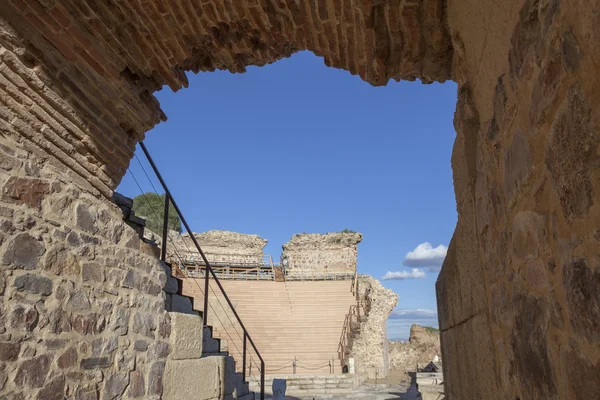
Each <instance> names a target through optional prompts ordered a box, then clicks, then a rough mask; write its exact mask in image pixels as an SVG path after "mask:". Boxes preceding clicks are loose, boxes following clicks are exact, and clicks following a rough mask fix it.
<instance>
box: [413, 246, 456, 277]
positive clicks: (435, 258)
mask: <svg viewBox="0 0 600 400" xmlns="http://www.w3.org/2000/svg"><path fill="white" fill-rule="evenodd" d="M447 252H448V248H447V247H446V246H444V245H443V244H440V245H439V246H438V247H433V246H432V245H431V243H429V242H425V243H421V244H420V245H418V246H417V247H416V248H415V249H414V250H413V251H409V252H408V253H407V254H406V257H404V261H403V262H402V264H403V265H405V266H407V267H421V268H423V267H428V268H429V272H437V271H439V269H440V268H441V266H442V263H443V262H444V258H446V253H447ZM413 269H414V268H413Z"/></svg>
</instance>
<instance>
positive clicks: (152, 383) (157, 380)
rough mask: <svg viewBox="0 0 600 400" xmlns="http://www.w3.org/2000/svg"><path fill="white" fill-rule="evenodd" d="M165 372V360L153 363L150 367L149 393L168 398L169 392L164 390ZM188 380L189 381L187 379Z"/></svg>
mask: <svg viewBox="0 0 600 400" xmlns="http://www.w3.org/2000/svg"><path fill="white" fill-rule="evenodd" d="M164 372H165V362H164V361H157V362H155V363H153V364H152V366H151V367H150V372H149V373H148V394H149V395H161V394H162V395H163V397H166V398H168V394H166V393H165V392H163V385H164V384H163V382H164V378H163V374H164ZM186 382H188V381H187V380H186Z"/></svg>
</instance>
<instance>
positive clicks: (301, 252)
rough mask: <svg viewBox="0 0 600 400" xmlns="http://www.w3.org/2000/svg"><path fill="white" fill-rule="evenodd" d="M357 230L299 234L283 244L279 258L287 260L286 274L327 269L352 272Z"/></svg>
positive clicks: (359, 239) (317, 272)
mask: <svg viewBox="0 0 600 400" xmlns="http://www.w3.org/2000/svg"><path fill="white" fill-rule="evenodd" d="M361 241H362V235H361V234H360V233H342V232H334V233H326V234H319V233H310V234H306V233H302V234H297V235H294V236H292V239H291V240H290V241H288V242H287V243H286V244H284V245H283V246H282V247H283V252H282V254H281V258H282V260H284V259H285V260H286V261H287V265H286V266H285V272H286V275H289V276H294V275H298V276H303V275H311V274H315V273H316V274H319V273H324V272H327V271H329V270H334V271H336V272H343V271H347V272H348V273H349V274H354V272H355V271H356V261H357V256H358V244H359V243H360V242H361Z"/></svg>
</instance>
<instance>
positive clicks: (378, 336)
mask: <svg viewBox="0 0 600 400" xmlns="http://www.w3.org/2000/svg"><path fill="white" fill-rule="evenodd" d="M358 297H359V298H361V299H364V304H365V308H366V313H365V314H366V320H364V321H362V322H361V323H360V333H359V335H358V336H357V337H356V338H355V339H354V341H353V343H352V350H351V353H350V357H354V364H355V368H356V372H357V373H360V374H366V375H367V377H368V378H369V379H375V378H384V377H385V376H386V375H387V373H388V371H389V357H388V338H387V334H386V321H387V319H388V316H389V315H390V313H391V312H392V310H393V309H394V307H396V304H398V295H397V294H396V293H394V291H393V290H390V289H386V288H384V287H383V286H382V285H381V283H380V282H379V281H378V280H377V279H375V278H373V277H371V276H369V275H359V277H358Z"/></svg>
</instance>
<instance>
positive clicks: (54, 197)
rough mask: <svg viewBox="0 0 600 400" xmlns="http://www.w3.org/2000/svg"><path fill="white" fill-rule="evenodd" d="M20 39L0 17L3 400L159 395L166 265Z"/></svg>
mask: <svg viewBox="0 0 600 400" xmlns="http://www.w3.org/2000/svg"><path fill="white" fill-rule="evenodd" d="M19 44H20V43H19V41H18V38H17V37H16V36H15V33H14V32H13V31H11V30H10V28H9V27H7V26H5V25H1V24H0V45H1V47H0V59H1V62H0V103H1V104H0V295H1V297H0V398H6V399H15V400H18V399H44V400H52V399H63V398H74V399H114V398H120V397H121V396H122V397H123V398H134V397H135V398H147V399H158V398H160V396H161V394H162V371H163V368H164V359H165V357H166V356H167V355H168V353H169V343H168V338H169V330H170V322H169V318H168V316H167V313H166V312H165V311H164V302H163V296H162V292H161V288H162V286H163V285H164V283H165V281H166V275H165V273H164V272H163V267H162V266H161V264H160V262H159V261H158V260H157V258H156V257H155V255H154V254H155V253H154V251H155V249H153V248H151V247H148V246H147V245H146V244H144V243H143V242H141V241H140V240H139V237H138V235H137V232H136V231H135V230H134V229H132V228H131V227H129V226H128V225H126V224H125V223H124V222H123V217H122V214H121V210H120V209H119V208H118V207H116V206H115V205H113V204H111V203H110V202H109V201H108V199H107V198H106V197H105V196H103V195H109V194H110V193H109V192H108V191H107V188H106V184H107V182H106V181H104V178H105V176H104V175H103V174H104V172H103V171H102V170H101V168H99V167H98V160H97V159H96V158H95V156H94V154H93V153H92V152H91V149H90V148H89V147H87V144H89V142H88V139H89V138H88V137H87V133H88V132H87V131H86V127H85V124H83V122H82V121H81V120H80V119H78V117H77V115H76V113H75V112H74V111H73V109H72V108H71V107H70V106H69V105H68V103H67V102H65V101H64V100H63V97H62V96H63V95H62V94H59V93H56V92H54V91H53V90H52V89H51V88H50V87H48V86H46V85H45V84H44V83H43V82H42V81H41V80H40V78H39V75H42V74H43V70H40V69H38V68H36V67H35V66H34V65H32V63H31V62H30V60H28V59H27V57H26V56H25V55H24V50H23V49H22V48H21V47H19ZM49 138H52V140H50V139H49ZM62 147H65V148H67V149H68V153H64V152H63V150H62V149H61V148H62ZM107 155H108V154H107Z"/></svg>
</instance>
